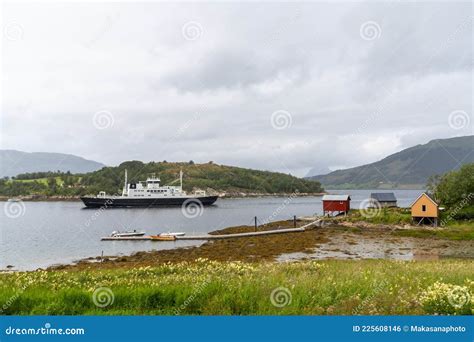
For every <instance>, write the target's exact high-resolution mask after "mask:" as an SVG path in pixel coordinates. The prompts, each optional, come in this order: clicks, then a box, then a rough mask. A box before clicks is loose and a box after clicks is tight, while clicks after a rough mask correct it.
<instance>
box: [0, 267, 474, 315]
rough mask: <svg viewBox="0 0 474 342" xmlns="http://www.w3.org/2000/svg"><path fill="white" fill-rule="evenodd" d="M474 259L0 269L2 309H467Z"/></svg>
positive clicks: (73, 311) (71, 311) (205, 312)
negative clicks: (8, 270) (87, 268)
mask: <svg viewBox="0 0 474 342" xmlns="http://www.w3.org/2000/svg"><path fill="white" fill-rule="evenodd" d="M472 294H474V261H470V260H441V261H435V262H398V261H388V260H359V261H354V260H345V261H343V260H326V261H317V262H316V261H305V262H298V263H284V264H281V263H271V262H264V263H242V262H217V261H208V260H204V259H200V260H196V261H194V262H182V263H174V264H171V263H167V264H163V265H161V266H157V267H140V268H132V269H115V270H81V271H77V270H69V271H64V270H62V271H59V270H56V271H35V272H18V273H11V274H2V275H0V308H1V309H2V314H9V315H13V314H19V315H32V314H35V315H44V314H52V315H59V314H66V315H77V314H79V315H84V314H86V315H91V314H99V315H113V314H119V315H143V314H167V315H175V314H181V315H188V314H191V315H201V314H203V315H230V314H233V315H252V314H257V315H285V314H290V315H306V314H317V315H337V314H342V315H356V314H361V315H362V314H366V315H382V314H383V315H407V314H409V315H414V314H435V313H439V314H472V313H473V309H474V308H473V303H474V299H473V298H474V296H472Z"/></svg>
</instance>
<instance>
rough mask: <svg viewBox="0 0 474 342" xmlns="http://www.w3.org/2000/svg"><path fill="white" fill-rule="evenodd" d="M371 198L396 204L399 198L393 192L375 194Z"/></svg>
mask: <svg viewBox="0 0 474 342" xmlns="http://www.w3.org/2000/svg"><path fill="white" fill-rule="evenodd" d="M370 198H373V199H374V200H377V201H379V202H396V201H397V198H396V197H395V194H394V193H393V192H373V193H371V194H370Z"/></svg>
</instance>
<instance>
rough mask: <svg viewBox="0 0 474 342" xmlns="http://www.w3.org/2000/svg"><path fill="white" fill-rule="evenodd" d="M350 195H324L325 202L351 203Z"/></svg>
mask: <svg viewBox="0 0 474 342" xmlns="http://www.w3.org/2000/svg"><path fill="white" fill-rule="evenodd" d="M350 200H351V196H349V195H324V196H323V201H350Z"/></svg>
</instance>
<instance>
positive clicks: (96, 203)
mask: <svg viewBox="0 0 474 342" xmlns="http://www.w3.org/2000/svg"><path fill="white" fill-rule="evenodd" d="M81 200H82V202H84V204H85V205H86V207H88V208H117V207H119V208H120V207H121V208H127V207H166V206H181V205H183V204H184V202H186V201H188V203H189V204H192V203H193V202H194V203H197V204H198V205H199V203H201V204H202V205H212V204H214V202H215V201H216V200H217V196H202V197H175V198H173V197H169V198H127V197H93V196H90V197H89V196H83V197H81Z"/></svg>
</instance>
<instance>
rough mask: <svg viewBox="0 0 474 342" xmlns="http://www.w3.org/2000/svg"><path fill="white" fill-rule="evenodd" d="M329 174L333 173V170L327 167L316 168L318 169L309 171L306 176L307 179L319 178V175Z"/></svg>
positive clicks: (314, 168)
mask: <svg viewBox="0 0 474 342" xmlns="http://www.w3.org/2000/svg"><path fill="white" fill-rule="evenodd" d="M329 172H331V170H330V169H329V168H328V167H327V166H316V167H313V168H311V170H309V171H308V173H307V174H306V178H309V177H312V176H317V175H325V174H327V173H329Z"/></svg>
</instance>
